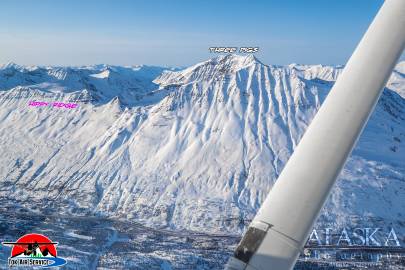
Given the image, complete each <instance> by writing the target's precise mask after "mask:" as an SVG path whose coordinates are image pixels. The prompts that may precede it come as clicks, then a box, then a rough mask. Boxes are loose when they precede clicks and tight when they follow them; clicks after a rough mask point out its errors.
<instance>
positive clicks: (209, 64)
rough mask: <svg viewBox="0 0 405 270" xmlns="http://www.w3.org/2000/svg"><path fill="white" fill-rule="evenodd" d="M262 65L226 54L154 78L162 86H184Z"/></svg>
mask: <svg viewBox="0 0 405 270" xmlns="http://www.w3.org/2000/svg"><path fill="white" fill-rule="evenodd" d="M255 65H263V64H262V63H261V62H260V61H259V60H258V59H257V58H256V57H255V56H253V55H248V56H241V55H236V54H228V55H225V56H218V57H216V58H212V59H210V60H208V61H205V62H202V63H199V64H196V65H194V66H191V67H189V68H186V69H184V70H181V71H177V72H164V73H163V74H162V75H161V76H159V77H158V78H156V80H155V83H159V84H162V85H171V84H174V85H175V84H184V83H191V82H196V81H212V80H219V79H222V78H223V77H224V76H226V75H230V74H234V73H235V72H238V71H240V70H244V69H248V68H252V67H254V66H255Z"/></svg>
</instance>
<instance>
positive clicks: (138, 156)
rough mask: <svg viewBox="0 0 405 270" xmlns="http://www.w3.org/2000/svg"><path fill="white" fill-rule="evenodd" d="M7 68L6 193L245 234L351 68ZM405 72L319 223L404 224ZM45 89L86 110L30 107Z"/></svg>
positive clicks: (238, 59) (1, 114) (223, 63)
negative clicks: (343, 73) (370, 220)
mask: <svg viewBox="0 0 405 270" xmlns="http://www.w3.org/2000/svg"><path fill="white" fill-rule="evenodd" d="M399 66H401V65H399ZM8 68H12V69H13V68H14V69H18V68H15V67H14V66H13V67H8ZM6 69H7V68H6ZM4 70H5V69H4V68H1V69H0V79H1V80H0V103H1V104H2V107H1V108H0V121H1V123H2V126H3V128H2V129H1V130H0V145H1V148H2V149H3V151H4V153H6V154H5V155H4V157H3V158H1V159H0V196H10V194H12V195H13V196H14V197H15V198H17V199H18V202H19V203H21V204H28V203H32V204H33V205H35V207H36V208H37V209H38V210H40V209H42V211H48V210H52V211H61V212H62V213H71V214H76V215H88V214H91V215H103V216H107V217H112V218H123V219H127V220H134V221H139V222H142V223H143V224H145V225H148V226H152V227H157V228H167V229H174V230H195V231H201V230H204V231H206V232H211V233H229V234H235V233H240V232H241V231H242V230H243V229H244V226H245V225H246V223H247V221H248V220H250V219H251V218H252V217H253V216H254V214H255V212H256V211H257V209H258V207H259V206H260V204H261V202H262V201H263V200H264V198H265V196H266V195H267V193H268V190H269V189H270V188H271V186H272V184H273V183H274V181H275V180H276V178H277V176H278V175H279V173H280V171H281V170H282V168H283V166H284V164H285V163H286V161H287V160H288V157H289V156H290V155H291V153H292V152H293V150H294V148H295V146H296V145H297V144H298V142H299V140H300V138H301V136H302V135H303V133H304V132H305V129H306V127H307V126H308V124H309V123H310V121H311V119H312V117H313V116H314V115H315V113H316V111H317V110H318V109H319V107H320V106H321V104H322V102H323V100H324V99H325V98H326V96H327V94H328V92H329V90H330V88H331V87H332V85H333V82H334V80H336V78H337V77H338V75H339V74H340V72H341V70H342V67H341V66H338V67H330V66H307V65H297V64H295V65H290V66H282V67H280V66H271V65H265V64H263V63H262V62H260V60H258V59H256V58H254V57H245V56H221V57H217V58H214V59H211V60H208V61H205V62H202V63H199V64H197V65H194V66H191V67H189V68H186V69H182V70H176V71H173V70H168V69H165V68H152V69H148V68H145V69H144V70H143V71H142V72H138V73H137V72H136V71H131V68H126V67H123V68H115V70H113V69H111V68H110V67H108V66H93V67H92V68H88V69H86V68H84V69H75V68H72V69H71V70H70V71H69V72H70V73H69V72H67V73H60V72H61V71H60V70H58V69H57V68H55V69H52V68H50V69H49V70H47V69H39V71H38V69H31V70H28V69H26V70H25V71H21V72H15V73H14V75H13V76H9V77H7V76H8V75H6V77H7V78H8V80H6V79H4V77H2V76H3V75H4V72H3V71H4ZM32 70H34V71H35V70H37V71H36V73H35V72H34V73H33V72H32ZM58 72H59V73H58ZM103 72H105V73H103ZM107 73H108V74H107ZM5 74H9V75H11V74H12V73H7V72H6V73H5ZM50 74H53V75H52V76H51V75H50ZM100 74H102V75H100ZM92 75H93V76H92ZM94 75H96V76H94ZM138 75H139V76H138ZM140 75H142V76H140ZM55 78H56V79H55ZM404 78H405V77H404V76H403V74H402V73H401V70H399V71H396V73H394V74H393V76H392V77H391V79H390V81H389V83H388V84H387V88H386V89H385V90H384V93H383V95H382V98H381V99H380V101H379V103H378V105H377V107H376V111H375V112H374V114H373V116H372V117H371V119H370V122H369V124H368V125H367V127H366V130H365V131H364V133H363V135H362V137H361V139H360V141H359V144H358V146H357V147H356V148H355V150H354V152H353V155H352V157H351V158H350V159H349V161H348V163H347V165H346V166H345V168H344V170H343V172H342V175H341V177H340V179H339V181H338V183H337V186H336V187H335V189H334V191H333V193H332V195H331V197H330V198H329V200H328V202H327V204H326V206H325V209H324V211H323V212H322V213H323V214H322V215H321V218H320V221H319V224H320V225H322V224H327V223H329V222H334V223H336V225H337V226H338V225H339V226H342V225H344V224H346V221H347V220H348V219H350V217H353V220H354V219H356V218H357V219H359V218H360V217H361V216H362V214H363V213H370V215H369V216H370V217H372V218H374V219H376V220H378V219H382V220H384V221H386V222H387V224H388V223H394V224H397V226H399V228H401V230H403V231H404V232H405V228H404V226H405V225H404V224H402V225H401V220H402V214H401V213H402V212H403V210H405V209H404V208H403V206H401V205H400V202H401V201H403V200H404V199H405V198H404V195H403V194H404V193H403V192H402V193H401V192H400V190H405V180H404V175H405V171H404V167H403V166H402V165H403V164H402V163H401V162H402V160H405V154H404V153H405V145H404V141H405V128H404V126H405V125H404V124H405V120H404V119H405V115H404V112H405V99H404V96H402V94H403V93H404V89H405V79H404ZM18 80H21V81H18ZM6 81H7V82H8V83H6ZM32 99H37V100H38V101H42V99H43V100H44V101H47V100H49V101H62V102H65V101H66V102H77V103H78V104H79V107H78V108H75V109H71V110H60V109H53V108H47V107H44V108H28V106H27V105H28V101H29V100H32ZM382 131H384V132H382ZM392 179H393V180H392ZM392 181H393V182H395V183H396V185H395V188H394V187H393V186H392V185H391V184H390V183H391V182H392ZM382 188H383V189H385V192H381V189H382ZM364 190H367V192H364ZM352 193H353V195H350V196H349V195H347V194H352ZM384 207H385V208H386V207H391V209H392V211H391V212H390V213H387V211H385V210H384ZM354 217H356V218H354ZM362 222H367V220H366V219H365V220H363V221H362ZM398 230H399V229H398Z"/></svg>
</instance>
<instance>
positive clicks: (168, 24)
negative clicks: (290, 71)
mask: <svg viewBox="0 0 405 270" xmlns="http://www.w3.org/2000/svg"><path fill="white" fill-rule="evenodd" d="M382 3H383V0H269V1H258V0H249V1H247V0H245V1H239V0H233V1H225V0H222V1H220V0H204V1H203V0H201V1H197V0H195V1H186V0H170V1H168V0H143V1H141V0H138V1H137V0H120V1H113V0H109V1H107V0H97V1H96V0H87V1H86V0H58V1H54V0H2V1H1V2H0V62H1V63H4V62H8V61H13V62H16V63H18V64H25V65H33V64H36V65H84V64H99V63H108V64H116V65H133V64H152V65H166V66H186V65H191V64H195V63H197V62H199V61H202V60H206V59H208V58H210V57H213V56H214V55H213V54H210V53H209V51H208V48H209V47H210V46H236V47H241V46H259V47H260V52H259V53H258V54H257V57H258V58H259V59H261V60H262V61H263V62H264V63H267V64H289V63H293V62H295V63H306V64H318V63H322V64H343V63H345V62H346V61H347V59H348V57H349V56H350V54H351V52H352V51H353V49H354V48H355V46H356V44H357V43H358V41H359V40H360V38H361V36H362V35H363V33H364V32H365V30H366V29H367V27H368V25H369V23H370V22H371V20H372V18H373V17H374V15H375V14H376V12H377V11H378V9H379V7H380V6H381V5H382ZM403 58H404V57H403Z"/></svg>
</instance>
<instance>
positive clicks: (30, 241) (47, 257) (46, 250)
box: [2, 233, 66, 267]
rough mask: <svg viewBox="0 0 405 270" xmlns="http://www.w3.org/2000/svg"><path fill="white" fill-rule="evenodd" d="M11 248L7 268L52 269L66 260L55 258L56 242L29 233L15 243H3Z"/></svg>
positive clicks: (40, 235)
mask: <svg viewBox="0 0 405 270" xmlns="http://www.w3.org/2000/svg"><path fill="white" fill-rule="evenodd" d="M2 244H3V245H5V246H12V249H11V256H10V257H9V258H8V265H9V267H14V266H33V267H54V266H62V265H64V264H66V260H65V259H62V258H60V257H58V256H57V252H56V245H57V244H58V243H57V242H52V241H51V240H50V239H49V238H48V237H46V236H44V235H42V234H36V233H30V234H26V235H24V236H22V237H20V238H19V239H18V240H17V241H16V242H3V243H2Z"/></svg>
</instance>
